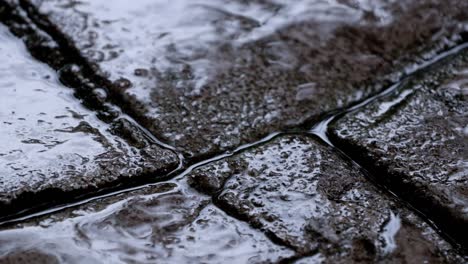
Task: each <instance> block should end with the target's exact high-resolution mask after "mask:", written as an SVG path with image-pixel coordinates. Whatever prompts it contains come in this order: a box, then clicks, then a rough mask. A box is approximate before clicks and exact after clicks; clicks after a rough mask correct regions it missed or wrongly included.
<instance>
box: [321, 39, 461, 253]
mask: <svg viewBox="0 0 468 264" xmlns="http://www.w3.org/2000/svg"><path fill="white" fill-rule="evenodd" d="M466 37H468V36H467V35H465V37H464V38H463V40H464V42H465V41H466V40H468V39H467V38H466ZM462 45H463V44H460V45H459V46H458V47H462ZM458 47H455V48H453V50H455V49H457V48H458ZM464 49H467V48H462V49H460V50H459V51H458V52H457V53H456V54H451V55H448V56H444V57H442V58H441V59H440V60H437V61H435V62H434V63H432V64H430V65H427V66H425V67H422V68H421V69H418V70H417V71H415V72H413V73H412V74H410V75H408V76H405V78H403V79H402V80H401V81H399V82H398V83H396V84H395V85H394V86H393V87H394V88H393V89H392V88H391V87H390V88H387V89H388V90H389V89H391V90H392V91H390V93H388V92H386V91H385V90H384V91H382V92H381V94H382V95H383V96H385V95H389V94H391V93H392V92H396V91H398V90H399V89H401V88H402V87H407V86H408V85H409V84H411V82H412V81H413V79H408V78H409V77H411V78H416V79H421V78H422V77H423V76H424V75H425V74H427V72H430V71H431V70H434V69H436V68H437V67H440V65H443V64H446V63H448V62H449V61H451V60H452V59H453V58H454V57H455V56H456V55H457V54H458V53H459V52H461V51H462V50H464ZM411 96H412V95H409V96H408V97H407V98H405V100H403V101H402V102H399V103H398V104H397V105H395V106H393V107H392V109H390V110H389V111H390V113H393V112H394V111H396V110H395V108H397V107H398V106H401V105H405V104H406V103H407V102H408V99H410V98H411ZM380 97H381V96H380V95H377V96H376V97H375V98H373V99H372V100H369V102H367V103H366V104H365V105H359V104H358V105H359V107H357V108H355V109H353V108H352V107H351V108H350V110H348V111H343V112H341V113H337V114H335V115H334V116H333V119H332V122H331V123H330V124H329V125H327V131H326V137H327V139H328V140H329V141H330V142H331V143H332V145H333V147H334V148H336V151H337V152H339V153H341V155H342V156H343V157H345V158H346V159H349V160H351V161H352V162H355V163H356V164H358V165H359V166H360V167H361V168H362V170H363V171H364V172H365V175H367V176H368V178H369V180H370V181H371V182H372V183H374V184H375V185H376V186H377V187H378V188H379V189H381V190H385V191H387V192H388V193H391V194H392V196H394V197H396V198H397V199H398V200H399V201H401V202H402V203H403V204H405V205H406V206H407V207H408V208H409V209H410V210H411V211H413V212H414V213H416V214H417V215H419V216H420V217H421V218H422V219H424V220H425V221H426V222H427V223H428V224H429V225H430V226H431V227H432V228H433V229H434V230H436V231H437V232H438V233H439V234H440V235H441V236H442V237H443V238H444V239H445V240H446V241H448V242H449V243H450V244H451V245H452V246H454V247H455V248H456V249H457V250H458V251H459V252H460V253H461V254H464V255H468V236H466V232H464V231H463V230H465V229H466V226H465V224H464V220H463V219H462V218H460V216H459V215H458V216H457V214H456V213H455V212H452V211H451V210H449V209H447V208H444V207H443V206H441V205H440V204H437V203H436V201H434V199H433V197H432V196H431V195H430V191H429V190H426V188H423V187H422V186H419V185H418V186H416V185H415V184H412V183H410V182H402V181H400V180H398V179H404V178H406V177H405V176H404V175H403V174H402V173H395V172H390V171H388V170H387V167H386V166H385V165H384V164H380V163H379V162H377V160H375V159H374V158H372V156H371V155H370V154H369V153H368V152H367V150H366V149H365V147H363V146H359V145H358V144H356V143H354V142H352V141H350V140H345V139H341V138H339V137H338V136H337V135H335V133H333V131H332V130H331V127H333V124H335V123H337V122H339V121H340V119H341V118H343V117H344V116H345V115H346V114H348V113H351V112H355V111H358V110H359V109H361V108H362V107H365V106H366V105H367V104H369V103H372V102H373V101H375V100H378V99H379V98H380ZM364 101H365V100H364Z"/></svg>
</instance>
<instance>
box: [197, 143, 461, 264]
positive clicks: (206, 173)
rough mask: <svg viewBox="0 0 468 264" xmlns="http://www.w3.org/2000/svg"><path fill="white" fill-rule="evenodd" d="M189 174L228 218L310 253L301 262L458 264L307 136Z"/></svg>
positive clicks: (424, 228) (414, 221)
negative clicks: (233, 218)
mask: <svg viewBox="0 0 468 264" xmlns="http://www.w3.org/2000/svg"><path fill="white" fill-rule="evenodd" d="M188 177H189V184H191V185H192V186H194V187H195V188H196V189H198V190H200V191H202V192H205V193H207V194H211V195H213V197H214V201H215V204H217V205H218V206H219V207H220V208H223V210H225V211H226V212H228V213H229V214H231V215H234V216H236V217H237V218H239V219H242V220H244V221H246V222H248V223H249V224H250V225H252V226H254V227H256V228H258V229H260V230H262V231H263V232H265V233H266V234H268V235H269V236H270V237H271V238H272V239H273V240H275V241H279V242H280V243H282V244H285V245H288V246H289V247H291V248H294V249H295V250H296V252H298V254H299V255H304V256H307V255H314V256H313V257H311V258H310V259H307V260H308V261H312V260H316V259H319V260H320V259H321V260H322V261H324V262H325V263H361V262H365V263H373V262H383V263H387V262H392V263H404V262H405V261H410V262H413V263H414V262H416V263H424V261H427V262H428V263H440V262H455V263H456V262H459V261H463V260H462V259H460V258H458V257H457V255H456V254H454V252H452V249H451V247H450V246H449V245H448V244H447V243H446V242H444V240H443V239H442V238H441V237H440V236H438V235H437V234H436V233H435V232H434V230H432V229H431V228H430V227H428V225H427V224H425V223H424V222H423V221H422V220H421V219H420V218H419V217H417V216H416V215H414V214H413V213H412V212H410V211H409V210H408V209H406V208H405V206H404V205H402V204H400V203H398V202H397V201H395V200H394V199H393V198H391V197H389V196H388V195H387V194H386V193H382V192H381V191H379V189H378V188H376V187H375V186H374V185H373V184H372V183H370V182H369V181H368V180H367V179H366V177H365V176H364V174H363V173H362V172H361V171H360V170H359V169H358V168H356V167H355V166H354V165H351V164H349V163H348V162H345V161H344V160H343V159H341V157H340V156H339V155H337V154H336V152H335V151H334V150H332V149H331V148H330V147H327V146H324V145H322V144H321V143H318V142H317V141H316V140H314V139H312V138H310V137H306V136H284V137H279V138H276V139H274V140H273V141H271V142H269V143H267V144H265V145H263V146H260V147H257V148H253V149H250V150H247V151H245V152H243V153H241V154H238V155H235V156H232V157H230V158H226V159H223V160H220V161H216V162H214V163H211V164H208V165H206V166H202V167H200V168H198V169H196V170H194V171H193V172H192V173H191V174H189V175H188ZM305 263H307V261H305Z"/></svg>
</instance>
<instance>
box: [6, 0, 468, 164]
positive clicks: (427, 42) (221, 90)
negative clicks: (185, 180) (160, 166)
mask: <svg viewBox="0 0 468 264" xmlns="http://www.w3.org/2000/svg"><path fill="white" fill-rule="evenodd" d="M12 2H14V1H13V0H12ZM21 2H22V3H23V6H24V7H27V9H28V12H29V13H30V16H31V17H32V18H33V19H34V20H35V21H36V22H38V23H40V24H42V26H43V28H45V30H46V31H48V32H50V33H51V34H53V35H54V36H56V37H57V38H59V39H60V43H62V44H64V45H66V46H67V47H69V50H70V52H72V51H76V53H77V54H79V55H80V56H82V57H84V58H85V59H86V61H87V63H88V64H89V65H91V66H92V67H94V69H95V70H96V72H97V74H98V75H99V76H101V77H105V78H106V80H108V81H109V83H108V84H109V85H110V86H111V87H110V89H111V90H112V94H114V95H115V96H117V97H119V98H120V99H119V100H120V101H121V104H122V106H124V108H125V109H126V111H128V112H129V113H131V114H132V115H133V116H134V117H135V118H137V119H138V120H139V121H140V122H141V123H142V125H144V126H145V127H147V128H149V129H150V130H151V131H152V132H153V133H154V134H155V135H157V136H158V137H161V138H163V139H164V140H165V141H167V142H169V143H171V144H174V145H175V146H177V147H178V148H179V149H181V150H183V151H184V152H185V154H186V156H188V157H192V158H196V159H199V158H202V157H204V156H205V157H206V156H210V155H213V154H215V153H219V152H221V151H224V150H227V149H231V148H234V147H236V146H238V145H240V144H242V143H246V142H252V141H255V140H257V139H259V138H261V137H263V136H265V135H266V134H269V133H271V132H273V131H276V130H281V129H284V128H287V127H290V126H295V125H299V124H302V123H303V122H305V121H307V120H314V119H316V118H317V117H318V116H319V115H321V114H323V113H324V112H326V111H329V110H332V109H336V108H337V107H343V106H346V105H348V104H350V103H352V102H355V101H357V100H359V99H362V98H364V97H366V96H368V95H369V94H371V93H373V92H376V91H377V90H380V89H381V88H382V87H383V86H384V85H386V84H388V83H389V82H391V81H393V80H395V79H396V78H398V76H399V74H401V73H404V72H405V70H408V69H409V68H407V67H408V66H411V65H414V63H419V62H422V61H424V60H425V59H426V58H429V57H431V56H433V55H434V54H435V53H437V52H440V51H441V50H444V49H446V48H448V47H450V46H453V45H456V44H457V43H459V42H461V41H465V40H463V36H466V31H467V21H468V14H467V13H466V12H465V11H464V10H466V9H467V8H468V2H467V1H460V0H449V1H447V0H443V1H442V0H440V1H436V0H434V1H426V0H411V1H409V0H408V1H383V0H379V1H347V0H345V1H336V2H335V1H314V0H312V1H305V0H301V1H281V0H267V1H241V0H229V1H228V0H218V1H211V0H197V1H185V0H176V1H163V0H161V1H153V0H144V1H139V2H138V4H135V5H128V1H125V0H118V1H105V0H93V1H72V0H67V1H58V0H49V1H42V0H41V1H39V0H30V1H21Z"/></svg>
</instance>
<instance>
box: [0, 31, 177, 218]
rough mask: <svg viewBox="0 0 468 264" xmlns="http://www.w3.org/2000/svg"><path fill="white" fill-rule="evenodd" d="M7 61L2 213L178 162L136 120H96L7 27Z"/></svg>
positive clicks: (3, 55)
mask: <svg viewBox="0 0 468 264" xmlns="http://www.w3.org/2000/svg"><path fill="white" fill-rule="evenodd" d="M0 61H1V62H2V63H1V65H0V90H1V95H0V135H1V136H0V146H1V147H0V217H4V216H6V215H8V214H10V213H15V212H18V211H21V210H22V209H26V208H31V207H34V206H36V205H39V204H41V203H48V202H53V201H57V200H58V199H61V198H66V199H71V198H72V197H73V195H76V194H79V195H84V194H86V192H88V191H98V190H101V189H102V188H104V187H112V186H114V185H117V184H120V183H122V182H124V181H126V180H130V179H131V178H135V177H137V176H151V177H154V178H156V177H157V176H158V175H160V174H163V173H166V172H168V171H170V170H171V169H173V168H175V167H176V166H177V165H178V159H177V156H176V155H175V154H174V153H173V152H172V151H168V150H165V149H162V148H160V147H159V146H158V145H156V144H153V143H151V142H150V141H148V140H146V141H145V138H144V137H142V136H141V134H142V133H141V132H139V129H137V127H136V126H134V125H132V123H131V122H130V121H128V120H126V119H123V118H122V119H119V120H116V121H114V122H113V123H111V124H107V123H104V122H102V121H100V120H99V119H98V118H96V114H95V113H94V112H92V111H90V110H88V109H86V108H84V107H83V106H82V105H81V103H80V101H79V100H77V99H76V98H74V96H73V90H72V89H69V88H67V87H64V86H63V85H61V84H60V83H59V82H58V80H57V74H56V72H54V71H53V70H52V69H50V68H49V67H48V66H46V65H44V64H41V63H39V62H37V61H35V60H34V59H33V58H32V57H30V55H29V54H28V53H27V51H26V48H25V47H24V45H23V43H22V42H21V41H20V40H18V39H16V38H15V37H13V36H12V35H11V34H10V33H9V32H8V30H7V29H6V28H5V27H4V26H3V25H0Z"/></svg>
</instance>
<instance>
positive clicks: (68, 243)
mask: <svg viewBox="0 0 468 264" xmlns="http://www.w3.org/2000/svg"><path fill="white" fill-rule="evenodd" d="M22 226H23V228H18V229H12V230H5V231H2V232H0V263H18V262H19V261H23V263H30V262H31V263H32V262H34V263H37V262H36V261H39V260H43V262H44V263H54V262H55V263H271V262H278V261H280V260H282V259H286V258H290V257H291V256H293V254H294V252H293V251H292V250H290V249H287V248H286V247H283V246H278V245H275V244H274V243H272V242H271V241H270V240H268V238H267V237H266V236H265V235H263V234H262V233H261V232H259V231H257V230H255V229H252V228H251V227H249V226H248V224H246V223H243V222H241V221H237V220H235V219H233V218H231V217H229V216H227V215H226V214H225V213H224V212H222V211H221V210H219V209H218V208H216V207H214V206H213V205H212V204H210V199H209V197H206V196H203V195H200V194H196V193H194V192H193V191H189V190H187V189H185V188H184V187H182V186H181V185H177V184H175V183H161V184H156V185H155V186H153V187H148V188H145V189H143V190H140V191H136V192H132V193H130V194H121V195H117V196H113V197H110V198H105V199H99V200H97V201H95V202H92V203H88V204H86V205H83V206H81V207H78V208H75V209H73V210H66V211H63V212H60V213H58V214H55V215H51V216H47V217H44V218H42V219H38V220H36V221H32V222H29V223H28V222H26V223H23V224H22Z"/></svg>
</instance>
